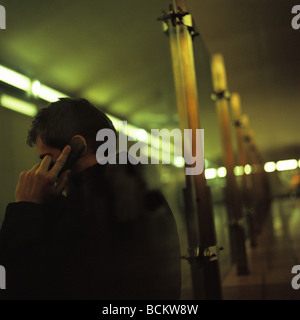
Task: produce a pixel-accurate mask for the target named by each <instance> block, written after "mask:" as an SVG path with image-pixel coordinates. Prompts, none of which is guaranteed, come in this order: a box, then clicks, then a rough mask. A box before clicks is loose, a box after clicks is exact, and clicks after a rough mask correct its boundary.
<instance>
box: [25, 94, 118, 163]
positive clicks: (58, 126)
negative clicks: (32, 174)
mask: <svg viewBox="0 0 300 320" xmlns="http://www.w3.org/2000/svg"><path fill="white" fill-rule="evenodd" d="M101 129H111V130H113V131H114V132H116V130H115V128H114V126H113V124H112V122H111V120H110V119H109V118H108V117H107V116H106V115H105V114H104V113H103V112H102V111H100V110H99V109H97V108H96V107H95V106H93V105H92V104H91V103H90V102H89V101H87V100H85V99H70V98H61V99H60V100H58V101H56V102H53V103H50V104H49V105H48V107H46V108H43V109H41V110H40V111H39V112H38V114H37V115H36V117H35V118H34V120H33V122H32V125H31V128H30V129H29V131H28V136H27V143H28V144H29V145H30V146H33V145H34V144H36V145H37V148H38V153H39V156H40V157H41V158H43V157H44V156H45V155H47V154H48V155H50V156H51V157H52V160H53V161H56V159H57V157H58V155H59V154H60V152H61V151H62V150H63V148H64V147H65V146H66V145H67V144H69V143H70V141H71V139H72V137H73V136H75V135H79V136H81V137H82V139H83V141H84V142H85V143H86V144H87V154H90V155H93V158H94V157H95V153H96V150H97V148H98V147H99V145H100V144H101V143H100V142H97V141H96V134H97V132H98V131H99V130H101Z"/></svg>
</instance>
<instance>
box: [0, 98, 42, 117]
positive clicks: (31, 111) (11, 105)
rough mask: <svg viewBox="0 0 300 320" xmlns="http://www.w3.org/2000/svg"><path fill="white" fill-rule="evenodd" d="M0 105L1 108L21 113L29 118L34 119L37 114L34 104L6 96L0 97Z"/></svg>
mask: <svg viewBox="0 0 300 320" xmlns="http://www.w3.org/2000/svg"><path fill="white" fill-rule="evenodd" d="M0 104H1V106H2V107H5V108H8V109H10V110H13V111H16V112H20V113H23V114H25V115H27V116H30V117H34V116H35V115H36V114H37V107H36V106H35V105H34V104H32V103H29V102H26V101H24V100H20V99H17V98H14V97H11V96H8V95H6V94H3V95H2V96H1V99H0Z"/></svg>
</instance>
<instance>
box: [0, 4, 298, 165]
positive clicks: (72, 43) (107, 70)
mask: <svg viewBox="0 0 300 320" xmlns="http://www.w3.org/2000/svg"><path fill="white" fill-rule="evenodd" d="M1 4H2V5H4V6H5V8H6V16H7V25H6V30H1V31H0V46H1V52H0V64H3V65H5V66H7V67H10V68H12V69H14V70H17V71H19V72H21V73H23V74H26V75H27V76H29V77H31V78H33V79H38V80H40V81H41V82H43V83H44V84H47V85H48V86H50V87H53V88H55V89H57V90H60V91H62V92H65V93H67V94H69V95H71V96H77V97H79V96H81V97H85V98H87V99H89V100H91V101H92V102H93V103H95V104H97V105H98V106H100V107H102V108H103V109H104V110H105V111H107V112H109V113H110V114H113V115H116V116H118V117H120V118H122V119H126V120H128V121H130V122H131V123H133V124H136V125H138V126H140V127H143V128H145V129H148V130H150V129H151V128H153V129H154V128H173V127H178V116H177V108H176V100H175V94H174V84H173V74H172V64H171V60H170V48H169V41H168V37H167V36H166V35H165V34H164V33H163V31H162V27H161V23H160V22H158V21H157V17H159V16H160V15H161V12H162V10H167V9H168V4H169V1H168V0H148V1H140V0H127V1H122V0H110V1H103V0H98V1H95V0H93V1H92V0H72V1H66V0H51V1H49V0H27V1H21V0H19V1H17V0H7V1H1ZM295 4H297V1H292V0H289V1H285V0H272V1H271V0H187V6H188V9H189V11H190V12H191V13H192V15H193V18H194V20H195V25H196V28H197V31H198V32H199V33H200V36H199V37H198V38H196V40H195V41H197V43H198V46H199V47H201V48H202V50H204V46H203V43H202V42H201V41H202V40H203V42H204V45H205V47H206V48H207V50H208V52H209V53H210V54H213V53H222V54H223V56H224V60H225V64H226V70H227V80H228V86H229V90H230V91H231V92H238V93H239V94H240V96H241V101H242V109H243V112H244V113H246V114H247V115H248V116H249V119H250V125H251V127H252V128H253V130H254V132H255V136H256V140H257V143H258V146H259V148H260V149H261V152H262V154H263V156H264V158H265V160H280V159H286V158H290V157H297V158H300V157H299V154H300V139H299V134H298V128H299V118H300V105H299V102H300V77H299V73H300V30H297V31H296V30H293V29H292V26H291V20H292V17H293V15H292V14H291V10H292V7H293V5H295ZM299 4H300V1H299ZM198 58H199V59H202V60H203V61H201V63H200V62H199V61H196V63H197V65H199V67H198V69H197V73H198V76H199V113H200V122H201V127H202V128H204V129H205V156H206V157H207V158H208V159H211V160H213V161H216V162H218V161H219V160H220V158H221V147H220V135H219V131H218V127H217V116H216V112H215V108H214V104H213V102H211V101H210V90H211V79H210V72H209V71H210V70H209V61H208V57H207V56H206V59H205V55H204V56H203V55H202V54H200V53H199V52H196V59H198ZM201 66H202V67H201Z"/></svg>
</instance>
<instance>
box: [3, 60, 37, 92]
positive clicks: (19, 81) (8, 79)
mask: <svg viewBox="0 0 300 320" xmlns="http://www.w3.org/2000/svg"><path fill="white" fill-rule="evenodd" d="M0 80H1V81H3V82H5V83H7V84H9V85H11V86H14V87H16V88H19V89H21V90H24V91H29V90H30V89H31V81H30V79H29V78H28V77H25V76H23V75H22V74H20V73H18V72H15V71H12V70H10V69H8V68H5V67H3V66H0Z"/></svg>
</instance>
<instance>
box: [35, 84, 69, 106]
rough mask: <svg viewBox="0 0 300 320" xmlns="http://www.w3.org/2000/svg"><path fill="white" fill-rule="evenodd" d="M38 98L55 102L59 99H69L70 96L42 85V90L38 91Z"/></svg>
mask: <svg viewBox="0 0 300 320" xmlns="http://www.w3.org/2000/svg"><path fill="white" fill-rule="evenodd" d="M36 91H37V90H36ZM37 96H38V97H40V98H41V99H43V100H46V101H48V102H55V101H57V100H58V99H59V98H68V96H67V95H65V94H64V93H61V92H59V91H57V90H54V89H51V88H49V87H47V86H45V85H43V84H40V88H39V90H38V91H37Z"/></svg>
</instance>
